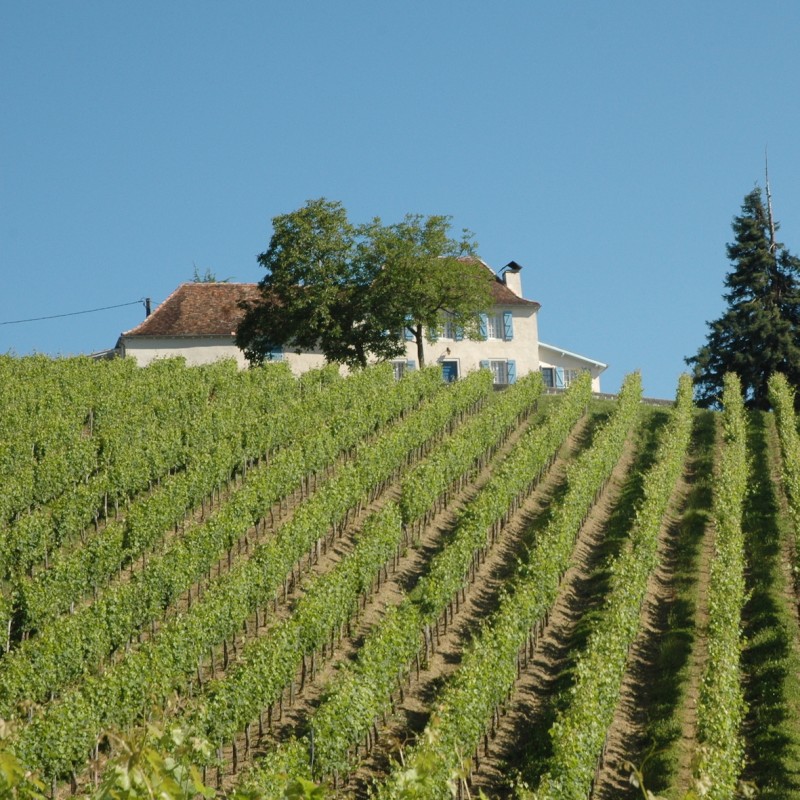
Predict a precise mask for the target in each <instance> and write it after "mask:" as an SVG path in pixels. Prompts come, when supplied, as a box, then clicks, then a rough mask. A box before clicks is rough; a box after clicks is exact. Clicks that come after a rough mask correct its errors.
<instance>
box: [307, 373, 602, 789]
mask: <svg viewBox="0 0 800 800" xmlns="http://www.w3.org/2000/svg"><path fill="white" fill-rule="evenodd" d="M590 391H591V386H590V383H589V380H588V376H587V377H586V378H585V379H583V380H581V381H578V382H577V383H576V384H575V386H574V387H572V388H571V389H570V391H569V392H568V393H567V395H566V396H565V397H564V398H563V400H562V402H561V403H560V404H559V405H558V406H556V408H555V409H554V410H553V412H552V414H551V415H550V416H549V418H548V419H546V420H545V421H544V422H543V423H542V425H541V426H539V427H537V428H535V429H533V430H531V431H530V432H528V433H527V434H526V435H525V436H523V437H522V439H521V440H520V441H518V442H517V444H516V445H515V447H514V448H513V450H512V451H511V452H510V453H509V455H508V456H507V458H506V459H505V460H504V461H503V462H502V463H501V464H499V465H498V466H497V467H496V468H495V469H494V471H493V475H492V478H491V479H490V481H489V482H488V483H487V484H486V486H484V488H483V489H482V490H481V491H480V492H479V493H478V495H477V496H476V497H475V499H474V500H473V501H472V502H471V503H470V504H469V505H468V506H467V507H466V508H465V509H464V511H463V513H462V514H461V516H460V518H459V522H458V524H457V526H456V530H455V532H454V535H453V537H452V539H451V540H450V541H449V542H448V543H447V546H446V547H445V548H444V549H443V550H442V551H441V552H440V553H439V554H437V556H436V557H434V559H433V560H432V562H431V564H430V567H429V570H428V572H427V574H426V575H425V576H423V577H422V578H421V579H420V581H419V583H418V584H417V586H416V588H415V589H414V591H413V592H412V593H411V594H410V595H409V596H408V597H407V598H406V599H405V600H404V601H403V602H402V603H401V604H400V605H399V606H397V607H393V608H392V609H390V610H389V611H387V612H386V614H385V616H384V618H383V620H382V621H381V623H380V624H379V625H378V626H377V627H376V628H375V629H374V631H373V632H371V633H370V635H369V636H368V637H367V639H366V641H365V642H364V646H363V647H362V648H361V650H360V652H359V657H358V660H357V661H356V663H355V664H354V666H353V667H352V668H349V669H346V670H343V671H342V672H341V673H340V674H339V676H338V677H337V679H336V680H335V681H334V683H333V685H332V687H331V688H330V690H329V692H328V694H327V696H326V698H325V699H324V700H323V703H322V705H321V706H320V707H319V708H318V709H317V712H316V713H315V714H314V715H313V717H312V718H311V728H312V731H313V736H314V753H315V769H316V770H317V773H318V774H320V775H329V774H337V773H346V772H347V771H348V770H349V769H350V768H351V766H352V763H353V758H354V753H355V748H356V746H357V745H358V744H359V742H360V741H361V740H362V739H364V737H365V736H366V735H367V733H368V731H369V730H370V728H371V726H372V725H373V723H374V722H375V720H376V719H377V718H378V717H379V716H380V715H382V714H385V713H388V712H389V711H391V710H392V707H393V703H394V699H393V695H394V693H395V692H396V691H397V690H398V687H399V686H400V685H401V684H402V681H403V679H404V678H405V676H406V674H407V673H408V671H409V670H410V669H411V665H412V662H413V660H414V659H415V657H416V656H418V654H419V653H420V651H421V650H422V649H424V647H425V642H426V641H430V638H431V626H433V625H435V624H437V620H439V619H440V618H441V617H442V616H443V615H444V614H446V613H447V609H448V606H449V605H450V604H451V603H452V601H453V598H454V597H455V595H456V593H457V592H459V591H460V590H462V589H463V588H464V587H465V586H466V585H467V583H468V581H469V577H468V575H469V571H470V567H471V566H472V564H473V563H474V559H475V558H476V556H477V555H478V554H480V553H485V550H486V548H487V546H488V545H489V542H490V538H491V535H492V530H493V529H494V528H495V526H496V525H499V524H501V523H502V522H503V521H504V520H507V519H508V518H509V517H510V514H511V512H512V511H513V509H514V508H516V506H517V504H518V503H519V501H520V498H521V497H523V496H527V494H528V493H529V492H530V491H531V488H532V486H533V485H534V484H535V482H536V481H537V479H538V477H539V475H540V474H541V473H542V471H543V470H544V469H546V467H547V465H548V463H549V462H550V460H551V459H552V458H553V456H554V454H555V453H556V451H557V450H558V448H559V447H560V446H561V444H562V443H563V441H564V440H565V438H566V436H567V435H568V432H569V430H570V429H571V428H572V427H573V425H574V424H575V422H576V421H577V419H578V418H579V417H580V415H581V414H582V413H583V411H584V409H585V407H586V405H587V403H588V400H589V397H590Z"/></svg>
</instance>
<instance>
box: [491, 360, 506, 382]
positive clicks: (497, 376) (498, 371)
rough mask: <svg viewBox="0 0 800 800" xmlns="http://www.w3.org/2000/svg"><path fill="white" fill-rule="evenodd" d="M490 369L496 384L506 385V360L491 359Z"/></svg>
mask: <svg viewBox="0 0 800 800" xmlns="http://www.w3.org/2000/svg"><path fill="white" fill-rule="evenodd" d="M489 369H491V371H492V378H493V382H494V385H495V386H505V385H506V384H507V383H508V369H507V364H506V362H505V361H490V362H489Z"/></svg>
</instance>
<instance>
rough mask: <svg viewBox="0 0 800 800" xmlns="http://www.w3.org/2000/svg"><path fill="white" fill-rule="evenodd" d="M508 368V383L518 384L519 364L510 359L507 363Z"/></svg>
mask: <svg viewBox="0 0 800 800" xmlns="http://www.w3.org/2000/svg"><path fill="white" fill-rule="evenodd" d="M506 367H507V368H508V382H509V383H516V382H517V362H516V361H514V360H512V359H510V358H509V359H508V362H507V363H506Z"/></svg>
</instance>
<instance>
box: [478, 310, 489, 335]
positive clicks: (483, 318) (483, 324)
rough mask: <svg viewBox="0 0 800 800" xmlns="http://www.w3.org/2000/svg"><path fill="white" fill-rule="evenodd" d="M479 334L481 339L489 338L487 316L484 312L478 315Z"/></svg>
mask: <svg viewBox="0 0 800 800" xmlns="http://www.w3.org/2000/svg"><path fill="white" fill-rule="evenodd" d="M480 334H481V339H488V338H489V317H488V316H487V315H486V314H481V315H480Z"/></svg>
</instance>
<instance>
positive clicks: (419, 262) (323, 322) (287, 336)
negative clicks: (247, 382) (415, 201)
mask: <svg viewBox="0 0 800 800" xmlns="http://www.w3.org/2000/svg"><path fill="white" fill-rule="evenodd" d="M449 229H450V220H449V218H448V217H443V216H431V217H427V218H425V217H422V216H419V215H409V216H407V217H406V218H405V220H404V221H403V222H401V223H399V224H397V225H391V226H384V225H383V224H382V223H381V221H380V219H378V218H375V219H374V220H373V221H372V222H371V223H368V224H366V225H360V226H355V225H353V224H352V223H351V222H350V221H349V220H348V218H347V212H346V211H345V209H344V207H343V206H342V204H341V203H339V202H335V201H329V200H326V199H324V198H321V199H318V200H311V201H309V202H307V203H306V205H305V206H304V207H303V208H301V209H298V210H297V211H293V212H291V213H289V214H284V215H281V216H278V217H275V218H274V220H273V234H272V238H271V239H270V243H269V247H268V249H267V251H266V252H265V253H262V255H260V256H259V262H260V264H261V265H262V266H263V267H264V268H265V269H266V270H267V274H266V276H265V277H264V278H263V279H262V280H261V282H260V283H259V287H260V291H261V298H260V300H259V301H258V302H254V303H249V304H247V305H246V313H245V316H244V319H243V320H242V323H241V324H240V326H239V328H238V330H237V333H236V343H237V345H238V346H239V347H241V348H242V349H243V350H244V352H245V355H246V357H247V358H248V360H250V361H251V362H256V363H257V362H261V361H264V360H266V359H268V358H269V354H270V352H272V351H273V350H274V348H275V347H276V346H283V347H286V346H288V347H290V348H293V349H297V350H312V349H315V348H319V349H320V350H321V351H322V353H323V354H324V356H325V358H326V359H327V360H328V361H335V362H340V363H344V364H347V365H348V366H350V367H363V366H366V365H367V363H368V362H369V360H370V359H371V358H375V359H378V360H383V359H387V358H393V357H397V356H401V355H403V353H404V352H405V341H404V339H405V338H406V335H404V334H403V332H404V331H407V337H408V338H409V339H415V340H416V341H417V351H418V356H419V361H420V366H423V365H424V351H423V340H424V332H427V333H428V335H435V332H436V329H437V327H438V325H439V324H440V321H441V314H442V312H444V311H447V312H449V313H451V314H452V315H453V322H454V323H455V324H458V325H460V326H462V327H463V328H464V329H465V332H466V334H467V335H469V334H473V335H476V329H477V314H478V312H479V311H482V310H485V309H486V308H488V306H489V304H490V303H491V293H490V281H491V274H490V273H489V271H488V270H487V269H486V268H485V267H484V266H483V265H482V264H480V262H478V261H477V259H476V258H475V257H474V256H475V253H474V246H473V244H472V241H471V236H470V235H469V234H468V233H466V232H465V234H464V236H463V237H462V239H461V240H458V241H457V240H455V239H453V238H451V237H450V235H449ZM464 257H467V258H466V259H465V258H464Z"/></svg>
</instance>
